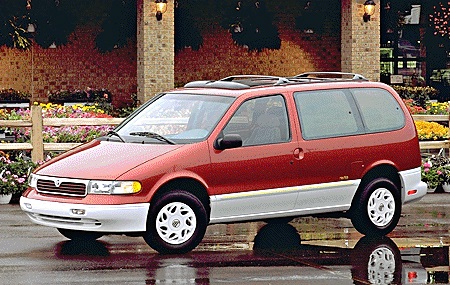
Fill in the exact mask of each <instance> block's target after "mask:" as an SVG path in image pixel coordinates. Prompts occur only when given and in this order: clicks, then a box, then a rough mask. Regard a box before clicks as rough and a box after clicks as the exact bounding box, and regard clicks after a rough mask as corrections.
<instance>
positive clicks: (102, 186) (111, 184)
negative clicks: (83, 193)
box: [88, 180, 142, 194]
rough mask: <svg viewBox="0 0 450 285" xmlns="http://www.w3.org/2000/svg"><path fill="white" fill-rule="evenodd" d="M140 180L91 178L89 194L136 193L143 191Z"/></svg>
mask: <svg viewBox="0 0 450 285" xmlns="http://www.w3.org/2000/svg"><path fill="white" fill-rule="evenodd" d="M141 188H142V187H141V183H139V182H138V181H105V180H91V181H89V184H88V193H89V194H134V193H138V192H139V191H141Z"/></svg>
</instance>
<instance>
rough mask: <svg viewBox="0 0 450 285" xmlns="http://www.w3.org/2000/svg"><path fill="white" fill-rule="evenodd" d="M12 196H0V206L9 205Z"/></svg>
mask: <svg viewBox="0 0 450 285" xmlns="http://www.w3.org/2000/svg"><path fill="white" fill-rule="evenodd" d="M11 198H12V194H5V195H3V194H0V204H3V205H4V204H9V202H11Z"/></svg>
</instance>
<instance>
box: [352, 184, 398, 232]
mask: <svg viewBox="0 0 450 285" xmlns="http://www.w3.org/2000/svg"><path fill="white" fill-rule="evenodd" d="M356 199H357V200H356V201H354V205H353V208H352V212H351V221H352V224H353V226H354V227H355V229H356V230H357V231H359V232H360V233H362V234H364V235H375V236H382V235H386V234H388V233H390V232H391V231H392V230H393V229H394V228H395V227H396V226H397V223H398V220H399V219H400V213H401V198H400V194H399V191H398V189H397V186H396V185H395V184H394V183H393V182H392V181H390V180H389V179H387V178H376V179H374V180H372V181H370V182H369V183H367V184H366V185H365V186H364V189H363V191H362V192H361V193H360V195H358V196H357V197H356Z"/></svg>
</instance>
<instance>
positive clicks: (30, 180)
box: [28, 173, 38, 188]
mask: <svg viewBox="0 0 450 285" xmlns="http://www.w3.org/2000/svg"><path fill="white" fill-rule="evenodd" d="M37 181H38V179H37V176H36V175H34V174H33V173H31V174H30V176H28V186H30V187H32V188H36V187H37Z"/></svg>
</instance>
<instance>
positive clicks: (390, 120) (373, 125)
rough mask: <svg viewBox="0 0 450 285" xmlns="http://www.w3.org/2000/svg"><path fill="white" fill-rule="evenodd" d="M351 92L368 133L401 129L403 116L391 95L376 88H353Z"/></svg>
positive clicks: (403, 120)
mask: <svg viewBox="0 0 450 285" xmlns="http://www.w3.org/2000/svg"><path fill="white" fill-rule="evenodd" d="M351 91H352V93H353V96H354V97H355V100H356V103H357V104H358V108H359V110H360V113H361V117H362V120H363V123H364V126H365V127H366V131H367V132H368V133H375V132H382V131H391V130H398V129H401V128H403V126H404V125H405V115H404V113H403V111H402V108H401V107H400V105H399V104H398V102H397V100H395V98H394V97H392V95H391V93H389V92H388V91H386V90H384V89H377V88H355V89H352V90H351Z"/></svg>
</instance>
